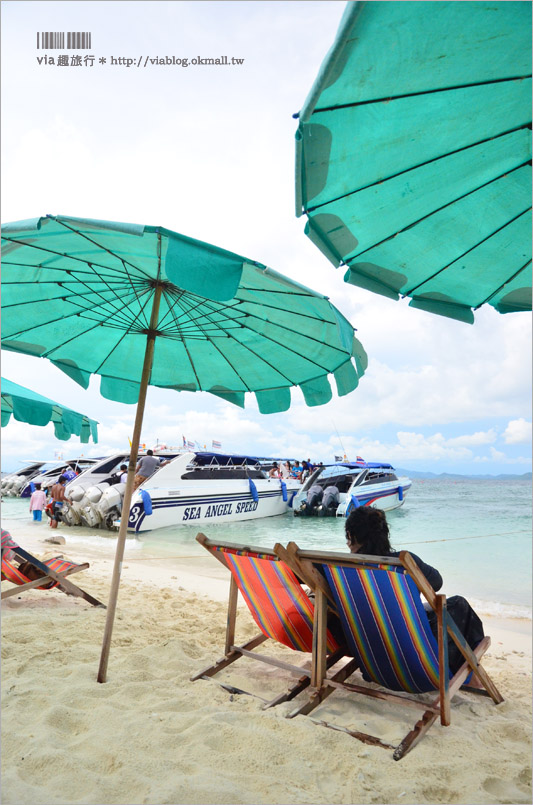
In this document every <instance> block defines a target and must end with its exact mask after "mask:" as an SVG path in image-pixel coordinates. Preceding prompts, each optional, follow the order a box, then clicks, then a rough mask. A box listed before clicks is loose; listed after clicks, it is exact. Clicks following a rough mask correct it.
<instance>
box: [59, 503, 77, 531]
mask: <svg viewBox="0 0 533 805" xmlns="http://www.w3.org/2000/svg"><path fill="white" fill-rule="evenodd" d="M61 520H62V521H63V522H64V523H65V525H69V526H70V525H81V524H82V523H81V510H80V508H79V506H76V504H74V505H72V504H70V503H68V501H65V503H63V506H62V508H61Z"/></svg>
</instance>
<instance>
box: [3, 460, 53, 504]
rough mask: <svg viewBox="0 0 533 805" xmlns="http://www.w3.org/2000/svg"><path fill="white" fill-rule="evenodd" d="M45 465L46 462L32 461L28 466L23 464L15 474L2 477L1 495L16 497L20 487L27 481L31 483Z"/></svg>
mask: <svg viewBox="0 0 533 805" xmlns="http://www.w3.org/2000/svg"><path fill="white" fill-rule="evenodd" d="M45 464H46V461H32V462H31V463H29V464H25V465H24V466H23V467H21V469H20V470H17V471H16V472H10V473H8V474H7V475H4V476H3V478H2V487H1V492H2V495H5V496H6V497H10V498H16V497H18V496H19V495H20V490H21V489H22V487H23V486H26V484H27V483H28V481H31V479H32V478H34V477H35V476H36V475H38V474H39V472H40V470H41V468H42V467H44V465H45Z"/></svg>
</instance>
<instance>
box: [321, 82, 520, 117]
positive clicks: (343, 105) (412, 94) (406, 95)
mask: <svg viewBox="0 0 533 805" xmlns="http://www.w3.org/2000/svg"><path fill="white" fill-rule="evenodd" d="M526 78H531V73H528V74H526V75H516V76H511V77H510V78H492V79H489V80H488V81H473V82H472V83H471V84H456V85H454V86H452V87H437V88H436V89H424V90H419V91H418V92H404V93H402V94H400V95H388V96H386V97H383V98H369V99H368V100H366V101H353V102H352V103H340V104H337V105H334V106H323V107H321V108H315V109H313V114H314V115H315V114H317V113H318V112H335V111H336V110H337V109H350V108H353V107H355V106H368V105H370V104H373V103H389V102H390V101H398V100H400V99H401V98H417V97H418V96H420V95H436V94H438V93H439V92H455V90H458V89H472V88H473V87H486V86H491V85H493V84H506V83H509V82H511V81H523V80H524V79H526Z"/></svg>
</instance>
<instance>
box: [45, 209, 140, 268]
mask: <svg viewBox="0 0 533 805" xmlns="http://www.w3.org/2000/svg"><path fill="white" fill-rule="evenodd" d="M51 217H52V218H53V216H51ZM53 220H54V221H55V222H56V223H57V224H61V226H64V227H65V229H68V230H69V231H70V232H73V233H74V234H76V235H79V236H80V238H84V239H85V240H88V241H89V243H92V244H93V246H97V247H98V248H99V249H100V250H101V251H103V252H107V254H109V255H111V257H114V258H115V259H116V260H120V262H121V263H122V265H123V266H124V268H126V264H128V266H131V268H134V269H135V270H136V271H140V272H141V273H142V274H144V276H145V277H146V278H148V279H151V277H150V275H149V274H147V273H146V272H145V271H144V270H143V269H142V268H139V267H138V266H136V265H135V263H131V262H130V261H129V260H126V259H125V258H124V257H119V256H118V254H115V252H113V251H111V249H108V248H107V247H106V246H102V244H101V243H98V241H97V240H94V239H93V238H90V237H89V236H88V235H85V234H84V233H83V232H80V230H79V229H74V228H73V227H71V226H69V225H68V224H66V223H65V222H64V221H61V220H59V219H58V218H53Z"/></svg>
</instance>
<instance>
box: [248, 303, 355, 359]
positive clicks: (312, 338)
mask: <svg viewBox="0 0 533 805" xmlns="http://www.w3.org/2000/svg"><path fill="white" fill-rule="evenodd" d="M246 315H247V316H250V317H251V318H253V319H257V321H260V322H262V323H263V324H265V321H266V320H265V319H262V318H261V317H260V316H256V314H255V313H246ZM322 321H325V319H323V320H322ZM266 323H268V322H266ZM326 323H330V324H331V322H326ZM243 326H244V325H243ZM249 329H250V330H253V332H254V333H257V332H258V331H257V330H254V328H253V327H250V328H249ZM283 332H284V333H292V334H293V335H297V336H300V337H302V333H301V332H299V331H298V330H293V329H292V327H287V325H283ZM259 335H261V336H262V337H263V338H268V339H269V340H270V341H272V343H274V344H278V345H279V346H283V347H285V348H286V349H288V350H290V351H291V352H294V354H295V355H300V354H301V353H299V352H298V351H297V350H293V349H291V347H288V346H287V344H284V343H283V342H280V341H276V339H275V338H271V337H270V336H267V335H264V334H263V333H259ZM303 338H306V339H307V340H308V341H315V342H316V343H317V344H320V346H322V347H323V346H327V347H328V349H332V350H334V351H335V352H341V353H342V354H343V355H346V354H347V353H346V350H344V349H341V348H340V347H334V346H333V345H332V344H324V342H323V341H321V340H320V339H319V338H315V337H314V336H312V335H304V336H303ZM306 360H310V358H306ZM311 363H314V364H315V366H318V367H319V368H320V369H324V370H325V371H328V369H327V367H326V366H321V365H320V364H319V363H316V361H311Z"/></svg>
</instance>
